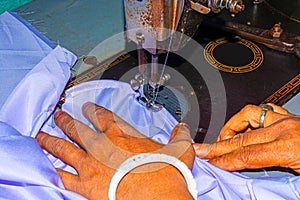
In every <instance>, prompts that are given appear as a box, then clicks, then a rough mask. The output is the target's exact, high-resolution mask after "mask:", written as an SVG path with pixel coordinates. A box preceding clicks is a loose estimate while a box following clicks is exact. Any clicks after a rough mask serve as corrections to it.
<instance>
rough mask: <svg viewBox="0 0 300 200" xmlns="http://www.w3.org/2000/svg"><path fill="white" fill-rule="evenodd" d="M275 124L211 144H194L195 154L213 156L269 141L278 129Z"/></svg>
mask: <svg viewBox="0 0 300 200" xmlns="http://www.w3.org/2000/svg"><path fill="white" fill-rule="evenodd" d="M276 128H277V126H271V127H268V128H264V129H256V130H253V131H249V132H246V133H243V134H238V135H236V136H234V137H233V138H231V139H227V140H222V141H220V142H217V143H213V144H194V145H193V147H194V149H195V152H196V155H197V156H199V157H201V158H214V157H217V156H220V155H223V154H226V153H229V152H232V151H234V150H237V149H239V148H241V147H244V146H248V145H252V144H262V143H267V142H271V141H273V140H275V139H276V137H277V136H278V134H280V131H278V130H276Z"/></svg>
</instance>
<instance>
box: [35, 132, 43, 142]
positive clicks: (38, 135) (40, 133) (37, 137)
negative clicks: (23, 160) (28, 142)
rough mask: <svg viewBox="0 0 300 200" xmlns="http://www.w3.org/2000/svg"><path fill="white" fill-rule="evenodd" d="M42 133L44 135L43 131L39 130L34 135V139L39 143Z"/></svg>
mask: <svg viewBox="0 0 300 200" xmlns="http://www.w3.org/2000/svg"><path fill="white" fill-rule="evenodd" d="M44 135H45V133H44V132H42V131H39V132H38V133H37V135H36V136H35V139H36V140H37V141H38V143H39V144H41V141H42V139H43V137H44Z"/></svg>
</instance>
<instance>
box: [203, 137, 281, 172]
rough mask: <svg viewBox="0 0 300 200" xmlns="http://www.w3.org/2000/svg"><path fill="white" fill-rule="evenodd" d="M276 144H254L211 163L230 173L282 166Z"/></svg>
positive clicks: (217, 158)
mask: <svg viewBox="0 0 300 200" xmlns="http://www.w3.org/2000/svg"><path fill="white" fill-rule="evenodd" d="M277 149H278V147H277V145H276V142H271V143H265V144H254V145H249V146H246V147H242V148H240V149H237V150H236V151H233V152H230V153H228V154H224V155H222V156H219V157H216V158H213V159H211V160H209V162H210V163H211V164H213V165H215V166H217V167H220V168H222V169H224V170H228V171H236V170H242V169H257V168H263V167H272V166H282V164H283V163H284V161H283V162H282V159H281V158H280V152H277Z"/></svg>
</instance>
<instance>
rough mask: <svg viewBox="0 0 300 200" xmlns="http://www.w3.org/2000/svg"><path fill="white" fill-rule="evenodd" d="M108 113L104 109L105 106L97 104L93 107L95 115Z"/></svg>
mask: <svg viewBox="0 0 300 200" xmlns="http://www.w3.org/2000/svg"><path fill="white" fill-rule="evenodd" d="M109 113H110V111H109V110H107V109H105V108H103V107H100V106H97V107H96V108H95V114H96V116H102V115H106V114H109Z"/></svg>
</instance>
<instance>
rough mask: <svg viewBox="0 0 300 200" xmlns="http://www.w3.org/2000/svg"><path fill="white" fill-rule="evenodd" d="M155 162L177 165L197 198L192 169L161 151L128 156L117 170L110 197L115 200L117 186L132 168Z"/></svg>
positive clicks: (111, 184)
mask: <svg viewBox="0 0 300 200" xmlns="http://www.w3.org/2000/svg"><path fill="white" fill-rule="evenodd" d="M155 162H163V163H168V164H170V165H173V166H174V167H176V168H177V169H178V170H179V171H180V172H181V174H182V175H183V177H184V178H185V181H186V183H187V187H188V190H189V192H190V194H191V195H192V197H193V198H194V199H197V195H198V192H197V187H196V182H195V180H194V177H193V175H192V172H191V170H190V169H189V168H188V167H187V166H186V165H185V164H184V163H183V162H182V161H181V160H179V159H178V158H176V157H174V156H170V155H167V154H160V153H142V154H138V155H135V156H132V157H130V158H128V159H127V160H126V161H124V162H123V163H122V164H121V165H120V166H119V168H118V169H117V170H116V171H115V173H114V175H113V177H112V179H111V181H110V185H109V188H108V199H109V200H115V199H116V192H117V187H118V185H119V183H120V181H121V180H122V178H123V177H124V176H125V175H126V174H127V173H129V172H130V171H131V170H133V169H135V168H136V167H139V166H141V165H144V164H148V163H155Z"/></svg>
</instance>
